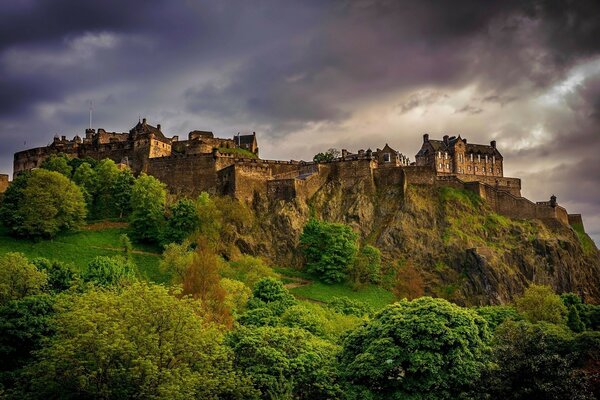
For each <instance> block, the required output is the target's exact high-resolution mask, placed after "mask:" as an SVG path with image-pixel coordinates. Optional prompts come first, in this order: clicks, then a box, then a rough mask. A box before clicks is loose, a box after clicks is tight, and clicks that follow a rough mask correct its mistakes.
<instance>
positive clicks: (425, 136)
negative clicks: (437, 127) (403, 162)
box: [423, 133, 429, 143]
mask: <svg viewBox="0 0 600 400" xmlns="http://www.w3.org/2000/svg"><path fill="white" fill-rule="evenodd" d="M427 142H429V134H428V133H426V134H424V135H423V143H427Z"/></svg>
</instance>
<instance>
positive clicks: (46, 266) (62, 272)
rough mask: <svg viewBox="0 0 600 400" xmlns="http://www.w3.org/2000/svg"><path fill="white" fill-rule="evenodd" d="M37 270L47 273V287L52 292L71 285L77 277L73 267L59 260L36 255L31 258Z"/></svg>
mask: <svg viewBox="0 0 600 400" xmlns="http://www.w3.org/2000/svg"><path fill="white" fill-rule="evenodd" d="M31 263H32V264H33V265H35V266H36V268H37V269H38V270H39V271H43V272H45V273H46V274H47V275H48V284H47V286H48V288H49V289H50V291H52V292H62V291H65V290H67V289H69V288H70V287H71V285H72V284H73V281H75V280H76V279H77V274H76V273H75V272H74V271H73V269H72V268H71V267H70V266H69V265H66V264H64V263H62V262H60V261H56V260H52V261H51V260H48V259H47V258H43V257H38V258H34V259H33V260H31Z"/></svg>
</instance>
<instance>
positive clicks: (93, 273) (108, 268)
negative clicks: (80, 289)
mask: <svg viewBox="0 0 600 400" xmlns="http://www.w3.org/2000/svg"><path fill="white" fill-rule="evenodd" d="M81 277H82V278H83V280H84V281H85V282H91V283H94V284H95V285H99V286H114V285H121V284H123V283H127V282H131V281H132V280H133V279H134V278H135V265H134V264H133V263H132V262H131V261H129V260H127V259H126V258H124V257H120V256H116V257H104V256H99V257H96V258H94V259H93V260H92V261H90V263H89V264H88V265H87V268H86V269H85V271H84V272H83V274H82V276H81Z"/></svg>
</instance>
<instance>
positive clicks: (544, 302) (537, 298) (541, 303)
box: [516, 285, 567, 324]
mask: <svg viewBox="0 0 600 400" xmlns="http://www.w3.org/2000/svg"><path fill="white" fill-rule="evenodd" d="M516 306H517V311H519V313H520V314H521V315H523V317H525V319H527V320H528V321H530V322H540V321H546V322H550V323H553V324H564V323H565V316H566V314H567V308H566V307H565V305H564V304H563V302H562V300H561V298H560V296H559V295H557V294H556V293H554V290H552V288H551V287H550V286H543V285H531V286H529V287H528V288H527V289H526V290H525V293H523V296H521V297H519V298H517V300H516Z"/></svg>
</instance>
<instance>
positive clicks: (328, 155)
mask: <svg viewBox="0 0 600 400" xmlns="http://www.w3.org/2000/svg"><path fill="white" fill-rule="evenodd" d="M340 154H341V153H340V151H339V150H338V149H334V148H331V149H329V150H327V151H326V152H325V153H318V154H315V156H314V157H313V161H314V162H327V161H333V160H335V159H336V158H338V157H339V156H340Z"/></svg>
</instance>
